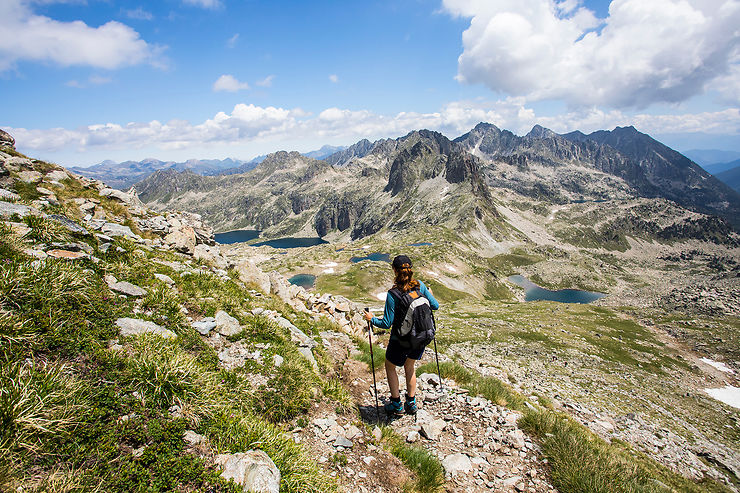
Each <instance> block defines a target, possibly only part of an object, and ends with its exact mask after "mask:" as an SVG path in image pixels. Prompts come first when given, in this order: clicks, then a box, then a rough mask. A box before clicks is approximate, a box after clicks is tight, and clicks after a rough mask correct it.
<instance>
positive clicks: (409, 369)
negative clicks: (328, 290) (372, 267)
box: [365, 255, 439, 414]
mask: <svg viewBox="0 0 740 493" xmlns="http://www.w3.org/2000/svg"><path fill="white" fill-rule="evenodd" d="M392 266H393V273H394V274H395V281H394V283H393V287H392V288H391V289H390V290H389V291H388V295H387V297H386V299H385V310H384V312H383V318H377V317H373V316H372V314H371V313H370V312H365V319H367V320H368V321H370V322H371V323H372V324H373V325H374V326H376V327H380V328H382V329H389V328H390V329H391V336H390V339H389V340H388V348H387V349H386V350H385V373H386V375H387V376H388V387H390V389H391V400H390V402H388V403H387V404H386V405H385V406H384V409H385V412H386V413H387V414H398V413H400V412H401V409H402V408H401V393H400V390H399V386H398V373H396V367H397V366H403V368H404V371H405V372H406V402H405V405H404V406H403V409H405V411H406V412H407V413H408V414H416V373H415V371H414V364H415V363H416V361H417V360H419V359H421V356H422V354H424V347H423V346H422V347H421V348H418V349H412V348H410V347H408V346H409V344H408V343H405V342H404V340H403V337H402V335H401V329H402V325H403V322H404V319H406V313H399V312H400V311H402V310H403V308H404V307H403V303H402V299H403V298H404V296H405V295H406V294H407V293H411V296H412V297H413V298H418V297H419V296H418V295H421V296H423V297H424V298H426V299H427V300H428V301H429V306H430V307H431V309H432V310H437V309H438V308H439V302H438V301H437V300H436V299H434V296H432V293H431V292H430V291H429V290H428V289H427V287H426V286H425V285H424V283H423V282H421V281H417V280H416V279H414V271H412V270H411V259H410V258H408V257H407V256H406V255H399V256H397V257H396V258H394V259H393V264H392ZM397 309H398V310H399V311H396V310H397ZM407 311H408V308H407ZM405 330H407V331H408V328H406V329H405Z"/></svg>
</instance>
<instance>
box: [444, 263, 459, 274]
mask: <svg viewBox="0 0 740 493" xmlns="http://www.w3.org/2000/svg"><path fill="white" fill-rule="evenodd" d="M445 268H446V269H447V270H449V271H450V272H457V269H456V268H455V266H454V265H450V264H447V265H445Z"/></svg>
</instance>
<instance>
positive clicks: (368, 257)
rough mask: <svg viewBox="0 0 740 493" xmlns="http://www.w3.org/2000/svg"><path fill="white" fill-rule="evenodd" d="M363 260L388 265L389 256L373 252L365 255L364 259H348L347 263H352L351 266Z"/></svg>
mask: <svg viewBox="0 0 740 493" xmlns="http://www.w3.org/2000/svg"><path fill="white" fill-rule="evenodd" d="M363 260H372V261H373V262H389V263H390V261H391V256H390V254H388V253H380V252H375V253H371V254H369V255H365V256H364V257H352V258H351V259H349V261H350V262H352V263H353V264H356V263H357V262H362V261H363Z"/></svg>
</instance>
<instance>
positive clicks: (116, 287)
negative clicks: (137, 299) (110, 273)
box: [108, 281, 147, 296]
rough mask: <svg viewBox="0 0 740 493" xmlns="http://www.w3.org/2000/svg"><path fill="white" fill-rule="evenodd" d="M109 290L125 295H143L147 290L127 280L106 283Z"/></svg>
mask: <svg viewBox="0 0 740 493" xmlns="http://www.w3.org/2000/svg"><path fill="white" fill-rule="evenodd" d="M108 287H109V288H110V289H111V291H115V292H117V293H123V294H125V295H126V296H145V295H146V293H147V290H146V289H144V288H140V287H139V286H137V285H136V284H131V283H130V282H127V281H119V282H112V283H110V284H108Z"/></svg>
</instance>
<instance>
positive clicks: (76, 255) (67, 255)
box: [46, 250, 88, 260]
mask: <svg viewBox="0 0 740 493" xmlns="http://www.w3.org/2000/svg"><path fill="white" fill-rule="evenodd" d="M46 254H47V255H48V256H49V257H52V258H63V259H67V260H79V259H81V258H85V257H87V256H88V255H87V254H86V253H84V252H71V251H69V250H49V251H48V252H46Z"/></svg>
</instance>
